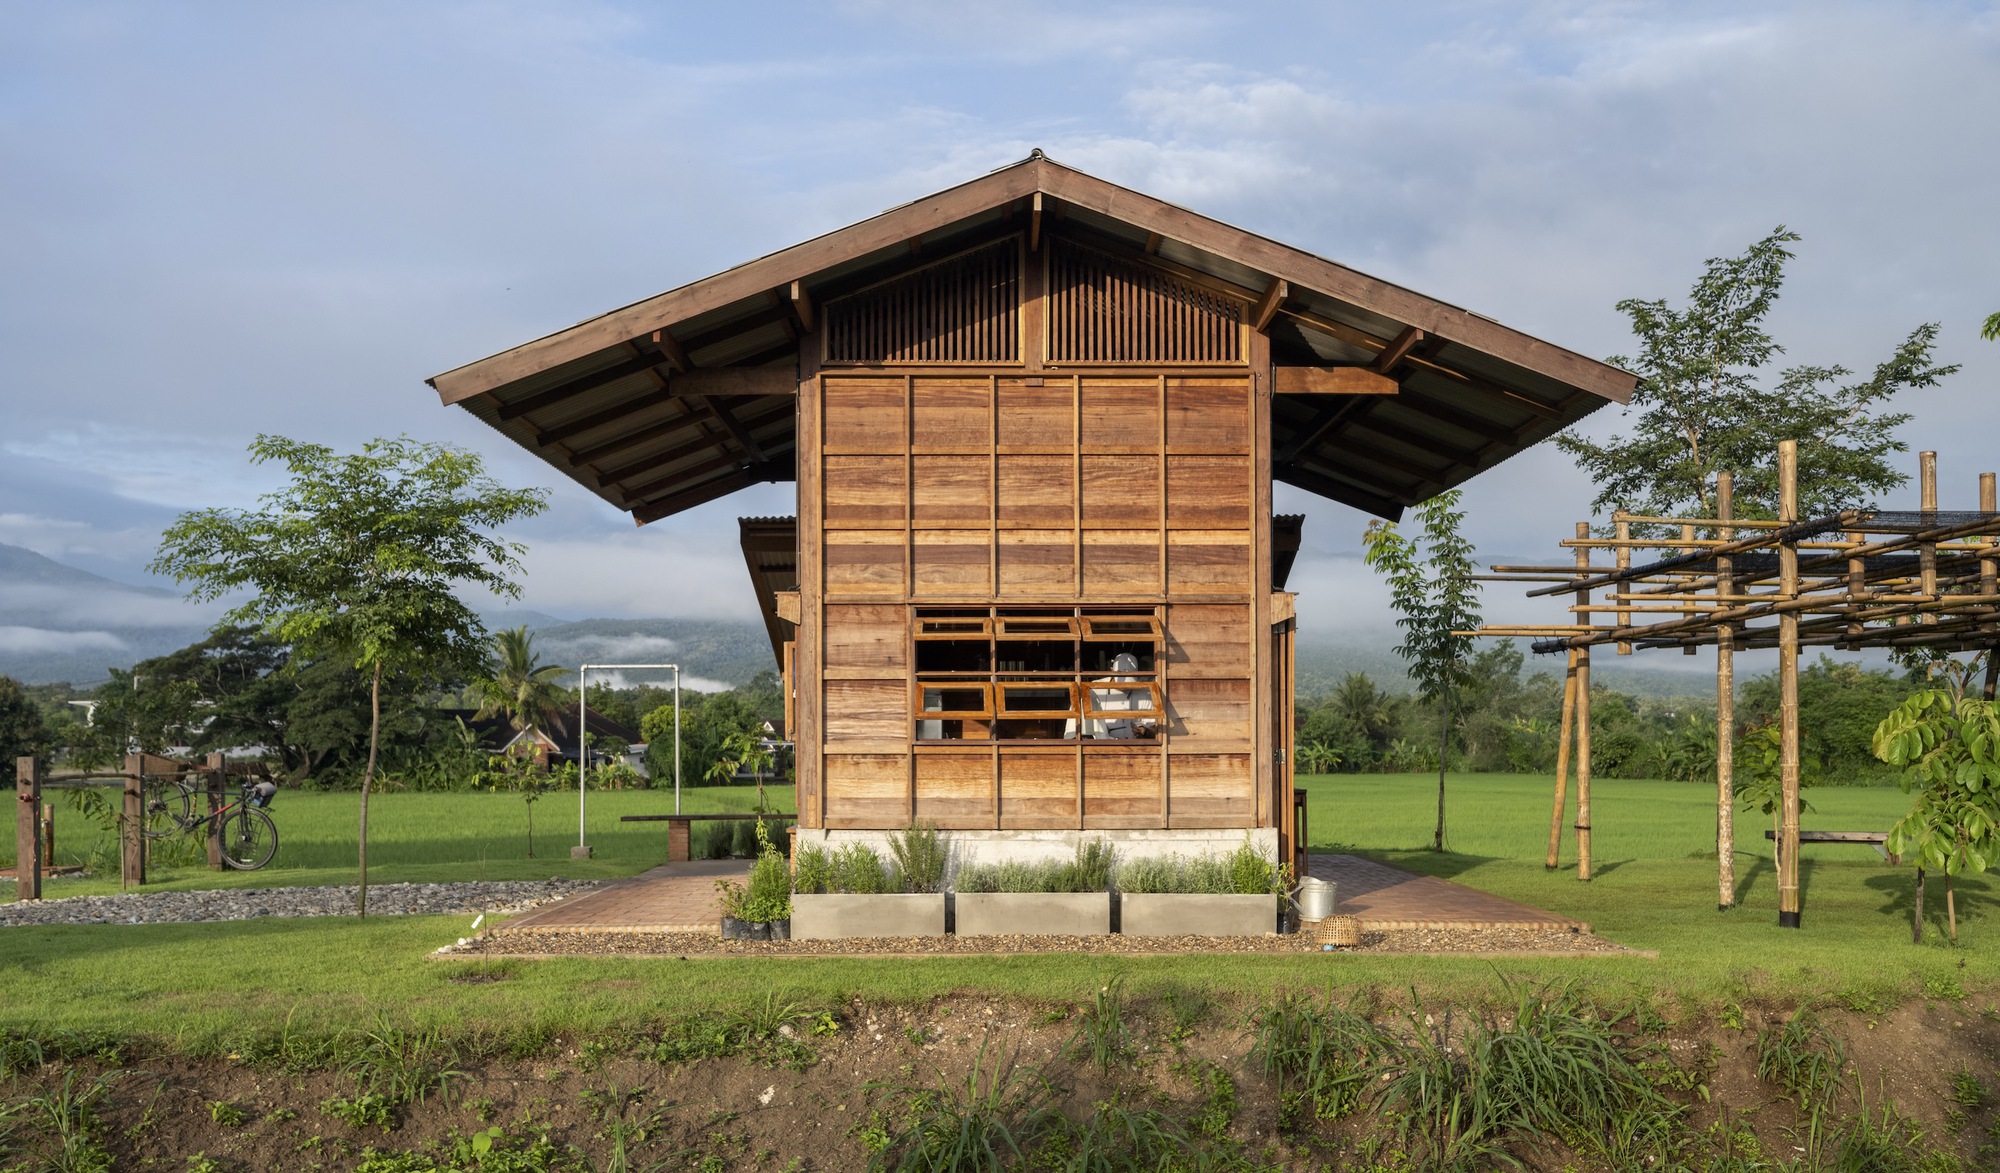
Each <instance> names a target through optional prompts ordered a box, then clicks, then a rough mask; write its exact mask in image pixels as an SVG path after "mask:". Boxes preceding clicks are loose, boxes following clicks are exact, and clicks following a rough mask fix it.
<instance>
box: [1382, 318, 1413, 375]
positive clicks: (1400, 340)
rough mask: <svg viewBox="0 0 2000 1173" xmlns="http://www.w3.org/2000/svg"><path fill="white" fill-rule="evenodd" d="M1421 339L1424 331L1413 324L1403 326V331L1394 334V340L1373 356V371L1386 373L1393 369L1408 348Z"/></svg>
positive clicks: (1408, 350) (1407, 352) (1401, 359)
mask: <svg viewBox="0 0 2000 1173" xmlns="http://www.w3.org/2000/svg"><path fill="white" fill-rule="evenodd" d="M1423 340H1424V332H1423V331H1422V330H1419V329H1417V328H1416V327H1415V326H1405V327H1403V332H1402V333H1401V334H1398V335H1396V337H1395V340H1394V341H1392V342H1390V343H1389V345H1388V347H1387V348H1386V349H1384V350H1383V351H1382V353H1380V354H1378V355H1376V356H1375V373H1376V374H1378V375H1386V374H1388V373H1389V372H1390V371H1393V370H1395V369H1396V364H1397V363H1399V362H1402V361H1403V359H1404V357H1405V356H1407V355H1408V354H1409V353H1410V348H1411V347H1413V346H1415V345H1416V344H1417V343H1419V342H1422V341H1423Z"/></svg>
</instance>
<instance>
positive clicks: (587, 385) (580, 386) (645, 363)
mask: <svg viewBox="0 0 2000 1173" xmlns="http://www.w3.org/2000/svg"><path fill="white" fill-rule="evenodd" d="M625 348H626V350H627V351H629V352H631V357H630V358H627V359H625V360H624V361H623V362H617V363H613V364H612V365H610V366H608V367H605V368H603V369H602V370H596V371H592V372H591V373H589V374H587V375H580V376H578V377H576V378H574V379H571V380H569V381H568V382H566V383H558V384H557V385H556V386H554V387H550V388H548V389H547V390H545V391H537V392H536V393H535V394H533V395H530V396H527V397H526V398H524V399H517V400H515V401H514V402H512V403H502V404H501V405H500V407H499V410H498V411H497V412H495V414H496V415H497V416H499V418H500V419H501V420H503V421H505V420H511V419H519V418H521V417H522V416H524V415H530V414H532V413H534V412H537V411H542V410H544V409H545V408H550V407H554V406H555V405H557V404H559V403H562V402H563V401H565V400H568V399H574V398H576V397H577V396H579V395H585V394H588V393H589V392H592V391H595V390H597V389H598V388H600V387H609V386H610V385H611V384H613V383H616V382H618V381H619V380H620V379H629V378H631V377H632V376H633V375H636V374H638V373H640V372H641V371H650V370H652V369H653V368H655V367H657V366H659V365H660V361H661V359H660V356H659V355H657V354H649V353H646V352H645V351H642V350H640V349H639V347H637V346H634V345H632V344H631V343H629V342H628V343H626V344H625ZM661 383H662V384H664V383H665V379H664V378H662V379H661Z"/></svg>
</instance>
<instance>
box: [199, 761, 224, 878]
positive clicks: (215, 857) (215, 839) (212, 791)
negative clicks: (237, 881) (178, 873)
mask: <svg viewBox="0 0 2000 1173" xmlns="http://www.w3.org/2000/svg"><path fill="white" fill-rule="evenodd" d="M228 768H229V767H228V765H227V762H226V760H225V759H224V758H223V756H222V755H221V754H220V753H212V754H210V755H208V773H207V774H205V775H203V777H204V779H205V781H206V785H205V786H203V788H202V789H203V790H204V791H205V792H206V795H207V800H208V813H209V814H211V815H212V814H214V813H215V812H216V811H219V810H221V809H222V778H223V772H224V771H225V770H227V769H228ZM208 866H209V870H211V871H217V872H219V871H221V870H222V824H221V823H219V822H212V823H210V824H209V825H208Z"/></svg>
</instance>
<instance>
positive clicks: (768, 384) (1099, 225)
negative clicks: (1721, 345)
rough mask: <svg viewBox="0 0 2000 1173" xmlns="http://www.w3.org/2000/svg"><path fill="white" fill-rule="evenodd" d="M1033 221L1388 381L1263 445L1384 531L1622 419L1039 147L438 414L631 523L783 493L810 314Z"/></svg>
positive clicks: (641, 315) (1314, 398)
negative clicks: (1453, 489)
mask: <svg viewBox="0 0 2000 1173" xmlns="http://www.w3.org/2000/svg"><path fill="white" fill-rule="evenodd" d="M1031 224H1032V226H1033V227H1032V229H1031V231H1033V232H1036V233H1041V232H1049V233H1062V234H1065V235H1072V234H1073V235H1075V236H1076V237H1078V238H1079V239H1082V240H1085V241H1087V242H1088V243H1089V244H1090V246H1091V247H1094V248H1100V249H1105V250H1110V251H1114V252H1117V253H1121V254H1124V255H1128V256H1130V257H1132V258H1133V259H1135V260H1136V261H1139V262H1141V263H1144V264H1149V265H1153V266H1157V267H1159V268H1161V269H1164V270H1166V271H1168V272H1169V273H1171V274H1173V275H1174V276H1176V277H1177V278H1179V279H1182V280H1186V281H1191V282H1195V283H1198V284H1202V285H1206V286H1209V287H1211V288H1216V289H1220V290H1223V291H1226V292H1230V293H1232V294H1234V295H1236V296H1239V297H1245V298H1251V299H1258V300H1270V299H1273V298H1275V304H1274V305H1273V307H1272V310H1271V319H1270V322H1269V325H1268V332H1269V333H1270V335H1271V339H1272V354H1273V358H1274V361H1275V362H1276V363H1278V364H1279V365H1280V366H1281V367H1282V366H1295V367H1298V366H1326V365H1353V366H1366V367H1374V368H1377V369H1379V370H1380V371H1382V372H1383V373H1385V374H1389V375H1391V376H1392V377H1394V378H1395V379H1396V381H1397V383H1398V384H1400V390H1399V391H1398V392H1397V393H1396V394H1393V395H1334V396H1330V395H1310V394H1280V395H1278V396H1277V397H1276V404H1277V406H1276V409H1275V412H1274V419H1273V429H1272V448H1273V451H1272V463H1273V475H1274V476H1275V477H1276V478H1277V479H1279V480H1282V481H1285V482H1288V483H1290V484H1294V485H1297V486H1299V487H1301V488H1304V489H1307V490H1309V491H1311V492H1315V493H1319V494H1321V495H1323V496H1326V497H1330V498H1332V499H1334V500H1339V501H1344V502H1346V503H1348V504H1351V505H1354V506H1356V507H1358V508H1361V509H1364V510H1368V511H1370V512H1374V513H1377V514H1382V515H1384V516H1390V517H1393V516H1396V515H1397V514H1399V513H1400V512H1401V509H1402V507H1403V506H1406V505H1410V504H1414V503H1416V502H1418V501H1422V500H1424V499H1425V498H1428V497H1430V496H1432V495H1434V494H1436V493H1437V492H1439V491H1442V490H1443V489H1445V488H1448V487H1450V486H1452V485H1455V484H1458V483H1460V482H1462V481H1464V480H1465V479H1467V478H1468V477H1471V476H1472V475H1474V474H1475V473H1478V472H1480V471H1482V470H1484V469H1485V468H1488V467H1491V466H1492V465H1494V464H1497V463H1498V462H1500V461H1501V460H1504V459H1505V458H1506V457H1508V456H1511V455H1513V454H1514V453H1515V452H1518V451H1520V450H1521V449H1523V448H1525V447H1527V446H1529V445H1531V444H1533V443H1535V442H1537V441H1539V440H1541V439H1544V438H1546V437H1547V436H1549V435H1551V434H1553V433H1555V432H1557V431H1560V430H1561V429H1562V428H1564V427H1567V426H1568V425H1569V424H1571V423H1573V422H1575V421H1576V420H1577V419H1580V418H1582V417H1583V416H1584V415H1586V414H1588V413H1589V412H1591V411H1593V410H1595V409H1596V408H1598V407H1600V406H1602V405H1603V404H1604V403H1605V402H1607V401H1619V402H1623V401H1624V400H1625V399H1626V398H1627V397H1628V396H1629V395H1630V393H1631V390H1632V388H1633V385H1634V383H1635V381H1636V380H1635V377H1634V376H1633V375H1631V374H1630V373H1628V372H1625V371H1621V370H1618V369H1617V368H1615V367H1611V366H1608V365H1606V364H1604V363H1601V362H1597V361H1596V360H1593V359H1590V358H1586V357H1584V356H1583V355H1580V354H1576V353H1574V352H1572V351H1569V350H1565V349H1563V348H1562V347H1559V346H1556V345H1553V344H1551V343H1548V342H1544V341H1542V340H1540V339H1537V338H1533V337H1531V336H1529V335H1526V334H1523V333H1520V332H1519V331H1516V330H1512V329H1510V328H1508V327H1506V326H1503V325H1501V324H1500V323H1498V322H1496V321H1494V320H1492V319H1491V318H1487V317H1484V316H1482V315H1480V314H1477V313H1473V312H1471V311H1469V310H1465V309H1462V308H1460V307H1457V306H1453V305H1449V304H1447V303H1445V302H1441V301H1438V300H1436V299H1434V298H1430V297H1426V296H1424V295H1422V294H1419V293H1415V292H1413V291H1411V290H1408V289H1404V288H1402V287H1401V286H1397V285H1393V284H1391V283H1389V282H1386V281H1382V280H1379V279H1377V278H1374V277H1370V276H1368V275H1367V274H1364V273H1361V272H1358V271H1356V270H1354V269H1350V268H1348V267H1346V266H1344V265H1340V264H1338V263H1336V262H1333V261H1329V260H1326V259H1324V258H1322V257H1318V256H1314V255H1313V254H1311V253H1308V252H1304V251H1301V250H1299V249H1296V248H1292V247H1290V246H1287V245H1283V244H1280V243H1278V242H1276V241H1273V240H1269V239H1267V238H1265V237H1262V236H1258V235H1256V234H1254V233H1250V232H1245V231H1243V230H1242V229H1239V228H1234V227H1231V226H1229V225H1227V224H1223V223H1221V222H1219V221H1216V220H1211V219H1209V218H1207V217H1205V216H1201V215H1198V214H1196V213H1194V212H1190V211H1188V210H1186V209H1184V208H1180V207H1176V206H1175V205H1173V204H1169V203H1166V202H1164V201H1162V200H1157V199H1154V198H1153V197H1151V196H1147V195H1143V194H1141V193H1139V192H1135V191H1132V190H1130V189H1127V188H1123V187H1119V186H1117V185H1116V184H1112V183H1107V182H1105V181H1104V180H1101V179H1097V178H1095V177H1093V176H1090V175H1086V174H1084V173H1083V172H1080V171H1077V170H1075V169H1073V168H1069V167H1065V166H1063V165H1062V164H1060V163H1057V162H1055V161H1054V160H1052V159H1049V158H1047V157H1045V156H1043V155H1042V154H1041V152H1039V151H1037V152H1035V153H1034V154H1033V155H1031V156H1030V157H1028V158H1027V159H1025V160H1023V161H1021V162H1019V163H1016V164H1013V165H1011V166H1008V167H1003V168H1001V169H1000V170H998V171H995V172H993V173H991V174H989V175H986V176H982V177H981V178H979V179H975V180H973V181H971V182H969V183H964V184H960V185H959V186H957V187H953V188H949V189H947V190H945V191H942V192H939V193H937V194H935V195H932V196H928V197H925V198H924V199H921V200H917V201H915V202H913V203H909V204H905V205H903V206H901V207H898V208H893V209H891V210H889V211H887V212H884V213H882V214H881V215H879V216H875V217H873V218H871V219H868V220H864V221H861V222H860V223H858V224H854V225H850V226H848V227H846V228H842V229H839V230H837V231H834V232H830V233H827V234H825V235H823V236H819V237H816V238H814V239H812V240H809V241H806V242H805V243H803V244H799V245H794V246H793V247H791V248H788V249H784V250H782V251H780V252H776V253H772V254H770V255H768V256H765V257H761V258H759V259H757V260H754V261H751V262H749V263H747V264H743V265H738V266H737V267H735V268H733V269H729V270H726V271H724V272H722V273H719V274H716V275H715V276H713V277H708V278H705V279H703V280H701V281H697V282H694V283H692V284H690V285H684V286H681V287H680V288H678V289H673V290H669V291H668V292H666V293H662V294H659V295H658V296H656V297H651V298H647V299H646V300H644V301H640V302H635V303H633V304H632V305H628V306H625V307H623V308H620V309H616V310H613V311H611V312H609V313H606V314H602V315H599V316H598V317H594V318H591V319H589V320H587V321H584V322H581V323H579V324H577V325H575V326H572V327H570V328H568V329H566V330H561V331H558V332H557V333H554V334H550V335H548V336H546V337H543V338H539V339H536V340H535V341H532V342H528V343H525V344H523V345H521V346H517V347H514V348H513V349H511V350H507V351H503V352H501V353H500V354H496V355H493V356H491V357H489V358H485V359H481V360H479V361H478V362H474V363H469V364H467V365H465V366H462V367H458V368H456V369H454V370H450V371H446V372H445V373H443V374H440V375H437V376H434V377H433V378H431V379H430V380H429V382H430V384H431V385H432V386H433V387H434V388H436V390H437V393H438V396H439V398H440V399H441V400H442V401H443V402H444V403H446V404H459V405H461V406H463V407H464V408H466V409H467V410H469V411H471V412H473V413H474V414H475V415H477V416H479V417H480V418H481V419H484V420H485V421H486V422H487V423H489V424H491V425H492V426H493V427H495V428H497V429H499V430H500V431H501V432H502V433H504V434H505V435H507V436H508V437H509V438H511V439H513V440H514V441H515V442H516V443H518V444H520V445H522V446H523V447H525V448H527V449H528V450H530V451H532V452H534V453H536V454H537V455H539V456H541V457H542V458H543V459H544V460H547V461H548V462H549V463H551V464H553V465H554V466H555V467H557V468H558V469H560V470H562V471H563V472H565V473H566V474H567V475H569V476H570V477H572V478H573V479H575V480H576V481H578V482H579V483H581V484H583V485H584V486H585V487H587V488H589V489H590V490H591V491H593V492H595V493H597V494H598V495H599V496H600V497H602V498H603V499H604V500H606V501H608V502H610V503H611V504H613V505H615V506H617V507H619V508H621V509H625V510H628V511H630V512H631V513H632V514H633V516H634V517H635V519H637V520H638V521H639V522H640V523H641V524H643V523H645V522H647V521H651V520H655V519H657V518H660V517H665V516H667V515H669V514H671V513H675V512H678V511H680V510H682V509H686V508H690V507H692V506H694V505H698V504H701V503H702V502H705V501H709V500H713V499H715V498H717V497H721V496H724V495H726V494H728V493H731V492H734V491H736V490H738V489H741V488H745V487H747V486H749V485H752V484H755V483H757V482H758V481H766V480H788V479H792V477H793V476H794V475H795V473H794V452H793V445H794V440H795V436H794V421H795V418H796V416H795V403H794V401H793V397H792V395H791V393H790V391H791V388H790V387H788V386H787V385H786V384H787V382H788V379H789V378H791V377H792V376H788V375H787V373H786V372H791V371H794V370H795V363H796V352H797V341H796V340H797V338H798V336H799V333H800V331H801V330H809V329H810V326H811V318H812V315H813V312H814V307H815V306H816V305H819V304H823V303H824V302H825V301H826V300H828V299H829V298H831V297H835V296H839V295H840V294H842V293H845V292H849V291H852V290H855V289H858V288H861V287H863V286H865V285H869V284H872V283H875V282H878V281H881V280H884V279H886V278H889V277H893V276H895V275H897V274H898V273H900V272H903V271H907V270H909V269H912V268H915V267H917V266H918V265H920V264H922V263H924V261H925V260H926V259H928V258H933V257H936V256H940V255H945V254H947V253H950V252H954V251H958V250H960V249H963V248H967V247H972V246H975V245H978V244H982V243H985V242H988V241H991V240H994V239H998V238H999V237H1001V236H1005V235H1008V234H1011V233H1013V232H1017V231H1020V230H1021V229H1022V228H1023V227H1024V226H1026V225H1031ZM1280 390H1281V391H1282V390H1283V388H1282V386H1281V387H1280Z"/></svg>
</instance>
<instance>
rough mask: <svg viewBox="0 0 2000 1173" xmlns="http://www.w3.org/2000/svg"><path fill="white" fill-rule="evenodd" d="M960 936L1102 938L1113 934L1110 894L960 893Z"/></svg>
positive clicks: (958, 902) (958, 897)
mask: <svg viewBox="0 0 2000 1173" xmlns="http://www.w3.org/2000/svg"><path fill="white" fill-rule="evenodd" d="M953 899H954V900H955V901H956V903H957V911H958V925H957V930H958V935H959V936H961V937H973V936H1009V935H1026V934H1052V935H1056V936H1065V937H1092V936H1101V935H1103V934H1105V933H1109V932H1110V931H1111V894H1110V893H1108V892H960V893H959V894H958V895H957V896H956V897H954V898H953Z"/></svg>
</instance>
